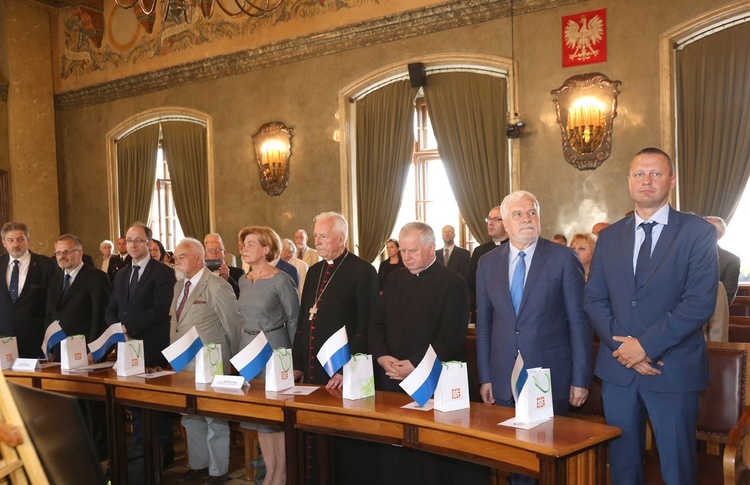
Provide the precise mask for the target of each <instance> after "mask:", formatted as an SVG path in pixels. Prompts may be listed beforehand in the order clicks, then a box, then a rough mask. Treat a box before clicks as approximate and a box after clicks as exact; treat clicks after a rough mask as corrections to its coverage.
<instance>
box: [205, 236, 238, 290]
mask: <svg viewBox="0 0 750 485" xmlns="http://www.w3.org/2000/svg"><path fill="white" fill-rule="evenodd" d="M209 241H217V242H218V243H219V244H221V247H222V249H224V241H223V240H222V239H221V234H219V233H218V232H209V233H208V234H206V237H204V238H203V247H206V244H207V243H208V242H209ZM208 259H211V258H208ZM222 259H223V260H224V263H225V264H226V265H227V266H230V267H232V266H237V256H235V255H234V254H232V253H228V252H226V250H224V255H223V256H222ZM222 277H223V276H222ZM224 279H226V278H224Z"/></svg>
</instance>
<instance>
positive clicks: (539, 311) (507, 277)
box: [477, 191, 593, 416]
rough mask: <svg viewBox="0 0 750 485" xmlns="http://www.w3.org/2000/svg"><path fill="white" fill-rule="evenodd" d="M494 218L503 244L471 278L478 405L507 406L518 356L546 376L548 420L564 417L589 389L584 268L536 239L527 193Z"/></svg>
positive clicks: (535, 205)
mask: <svg viewBox="0 0 750 485" xmlns="http://www.w3.org/2000/svg"><path fill="white" fill-rule="evenodd" d="M500 212H501V217H502V219H503V224H504V225H505V229H506V231H507V232H508V237H509V243H508V244H503V245H501V246H499V247H498V248H497V249H495V250H493V251H490V252H489V253H487V254H486V255H484V256H483V257H482V258H481V259H480V260H479V269H478V270H477V367H478V371H479V383H480V389H479V392H480V394H481V397H482V401H484V402H485V403H494V404H499V405H503V406H514V405H515V404H514V402H513V396H512V393H511V385H510V379H511V377H510V376H511V372H512V370H513V366H514V364H515V360H516V356H517V354H518V352H519V351H520V352H521V355H522V356H523V359H524V362H525V364H526V367H527V368H532V367H546V368H549V369H550V374H551V376H550V377H551V378H552V398H553V408H554V412H555V414H558V415H563V416H564V415H567V414H568V403H570V404H572V405H574V406H580V405H581V404H583V403H584V401H585V400H586V398H587V397H588V388H589V387H590V384H591V370H592V354H593V334H592V332H591V327H590V326H589V323H588V321H587V319H586V315H585V314H584V312H583V285H584V279H583V267H582V266H581V262H580V261H579V260H578V258H577V257H576V255H575V253H574V252H573V251H572V250H571V249H570V248H567V247H564V246H561V245H559V244H555V243H553V242H551V241H548V240H546V239H542V238H541V237H539V233H540V223H539V202H538V201H537V199H536V197H534V196H533V195H532V194H530V193H529V192H525V191H519V192H514V193H512V194H510V195H508V196H507V197H505V199H504V200H503V202H502V204H501V205H500ZM514 281H515V283H514Z"/></svg>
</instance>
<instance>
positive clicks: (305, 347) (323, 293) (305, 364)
mask: <svg viewBox="0 0 750 485" xmlns="http://www.w3.org/2000/svg"><path fill="white" fill-rule="evenodd" d="M348 231H349V229H348V225H347V223H346V219H344V217H343V216H342V215H341V214H338V213H336V212H324V213H322V214H319V215H318V216H316V217H315V232H314V234H313V237H314V238H315V248H316V249H317V251H318V254H319V255H320V257H321V258H323V261H320V262H318V263H315V264H313V265H312V267H311V268H310V269H309V271H308V272H307V278H306V280H305V286H304V288H303V289H302V302H301V304H300V313H299V323H298V324H297V333H296V335H295V338H294V343H293V346H292V348H293V356H294V358H293V361H294V375H295V379H300V378H301V379H303V380H304V382H308V383H311V384H318V385H325V386H326V387H327V388H329V389H339V388H341V387H342V386H343V379H344V378H343V376H342V374H340V373H338V374H334V376H333V377H329V376H328V374H327V373H326V371H325V370H324V369H323V366H322V365H321V364H320V362H318V359H317V357H316V356H317V355H318V352H319V351H320V348H321V346H322V345H323V344H324V343H325V342H326V340H328V338H329V337H331V335H333V334H334V333H335V332H337V331H338V330H339V329H340V328H341V327H342V326H344V327H346V333H347V337H348V339H349V350H350V352H351V353H352V354H356V353H360V352H361V353H367V326H368V323H369V321H370V315H371V314H372V312H373V310H374V309H375V305H376V304H377V301H378V297H379V294H380V292H379V288H378V274H377V273H376V272H375V268H374V267H373V266H372V265H371V264H370V263H368V262H367V261H365V260H363V259H361V258H359V257H357V256H355V255H354V254H352V253H350V252H349V251H348V250H347V249H346V237H347V234H348ZM364 448H366V445H361V444H358V443H357V442H354V441H353V440H344V439H342V438H337V439H336V444H335V453H336V457H337V460H336V461H337V463H339V464H341V465H342V469H343V471H342V473H344V474H345V475H346V476H342V477H341V482H342V483H350V482H353V481H354V480H356V478H355V477H359V478H361V473H362V467H361V466H357V465H356V464H357V463H358V458H357V457H358V456H361V455H364V454H367V453H368V452H367V451H365V450H364ZM315 449H316V447H315V444H314V439H313V438H312V437H310V436H309V435H308V436H307V437H306V447H305V450H306V457H305V458H306V462H307V466H306V468H305V470H306V472H307V480H308V483H309V482H310V481H312V483H316V482H315V480H316V479H318V478H320V477H318V476H317V475H318V465H317V463H318V462H319V457H318V456H316V454H315V451H314V450H315ZM350 472H351V473H350ZM337 473H338V472H337ZM337 476H339V475H337Z"/></svg>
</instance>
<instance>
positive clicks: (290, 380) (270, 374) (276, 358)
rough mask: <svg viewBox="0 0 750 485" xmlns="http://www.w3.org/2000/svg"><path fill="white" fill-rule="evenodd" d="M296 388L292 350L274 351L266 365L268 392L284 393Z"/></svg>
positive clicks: (281, 349)
mask: <svg viewBox="0 0 750 485" xmlns="http://www.w3.org/2000/svg"><path fill="white" fill-rule="evenodd" d="M290 387H294V366H293V365H292V349H284V348H278V349H273V355H271V358H270V359H268V363H267V364H266V391H284V390H286V389H289V388H290Z"/></svg>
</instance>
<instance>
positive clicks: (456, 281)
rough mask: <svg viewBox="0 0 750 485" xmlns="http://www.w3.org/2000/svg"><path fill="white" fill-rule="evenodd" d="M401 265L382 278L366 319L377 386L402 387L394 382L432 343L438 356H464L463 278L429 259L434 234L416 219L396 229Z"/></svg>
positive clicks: (466, 315)
mask: <svg viewBox="0 0 750 485" xmlns="http://www.w3.org/2000/svg"><path fill="white" fill-rule="evenodd" d="M399 244H400V245H401V254H402V257H403V260H404V266H405V267H406V268H404V269H398V270H396V271H394V272H393V273H392V274H391V276H390V279H389V280H388V285H389V286H388V288H386V291H385V292H384V293H383V295H382V297H381V300H380V303H379V304H378V307H377V310H376V312H375V314H374V315H373V318H372V319H371V321H370V330H369V343H370V352H372V356H373V359H374V360H376V361H377V363H378V364H379V365H378V366H375V367H376V369H375V375H376V378H375V386H376V388H377V389H379V390H384V391H396V392H403V391H402V389H401V387H400V386H399V382H400V381H401V380H403V379H404V378H405V377H406V376H408V375H409V374H410V373H411V372H412V371H413V370H414V368H415V367H416V366H417V365H418V364H419V362H420V361H421V360H422V357H424V354H425V352H426V351H427V347H428V346H429V345H432V348H433V349H435V353H436V354H437V356H438V358H439V359H440V360H441V361H444V362H446V361H450V360H465V348H464V343H465V340H466V329H467V325H468V322H469V294H468V290H467V288H466V282H465V281H464V279H463V278H461V277H460V276H459V275H458V274H456V273H455V272H453V271H451V270H449V269H448V268H446V267H445V266H443V265H441V264H435V263H436V258H435V234H434V232H433V231H432V228H431V227H430V226H428V225H427V224H424V223H421V222H411V223H409V224H407V225H405V226H404V227H403V228H402V229H401V231H400V233H399Z"/></svg>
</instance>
